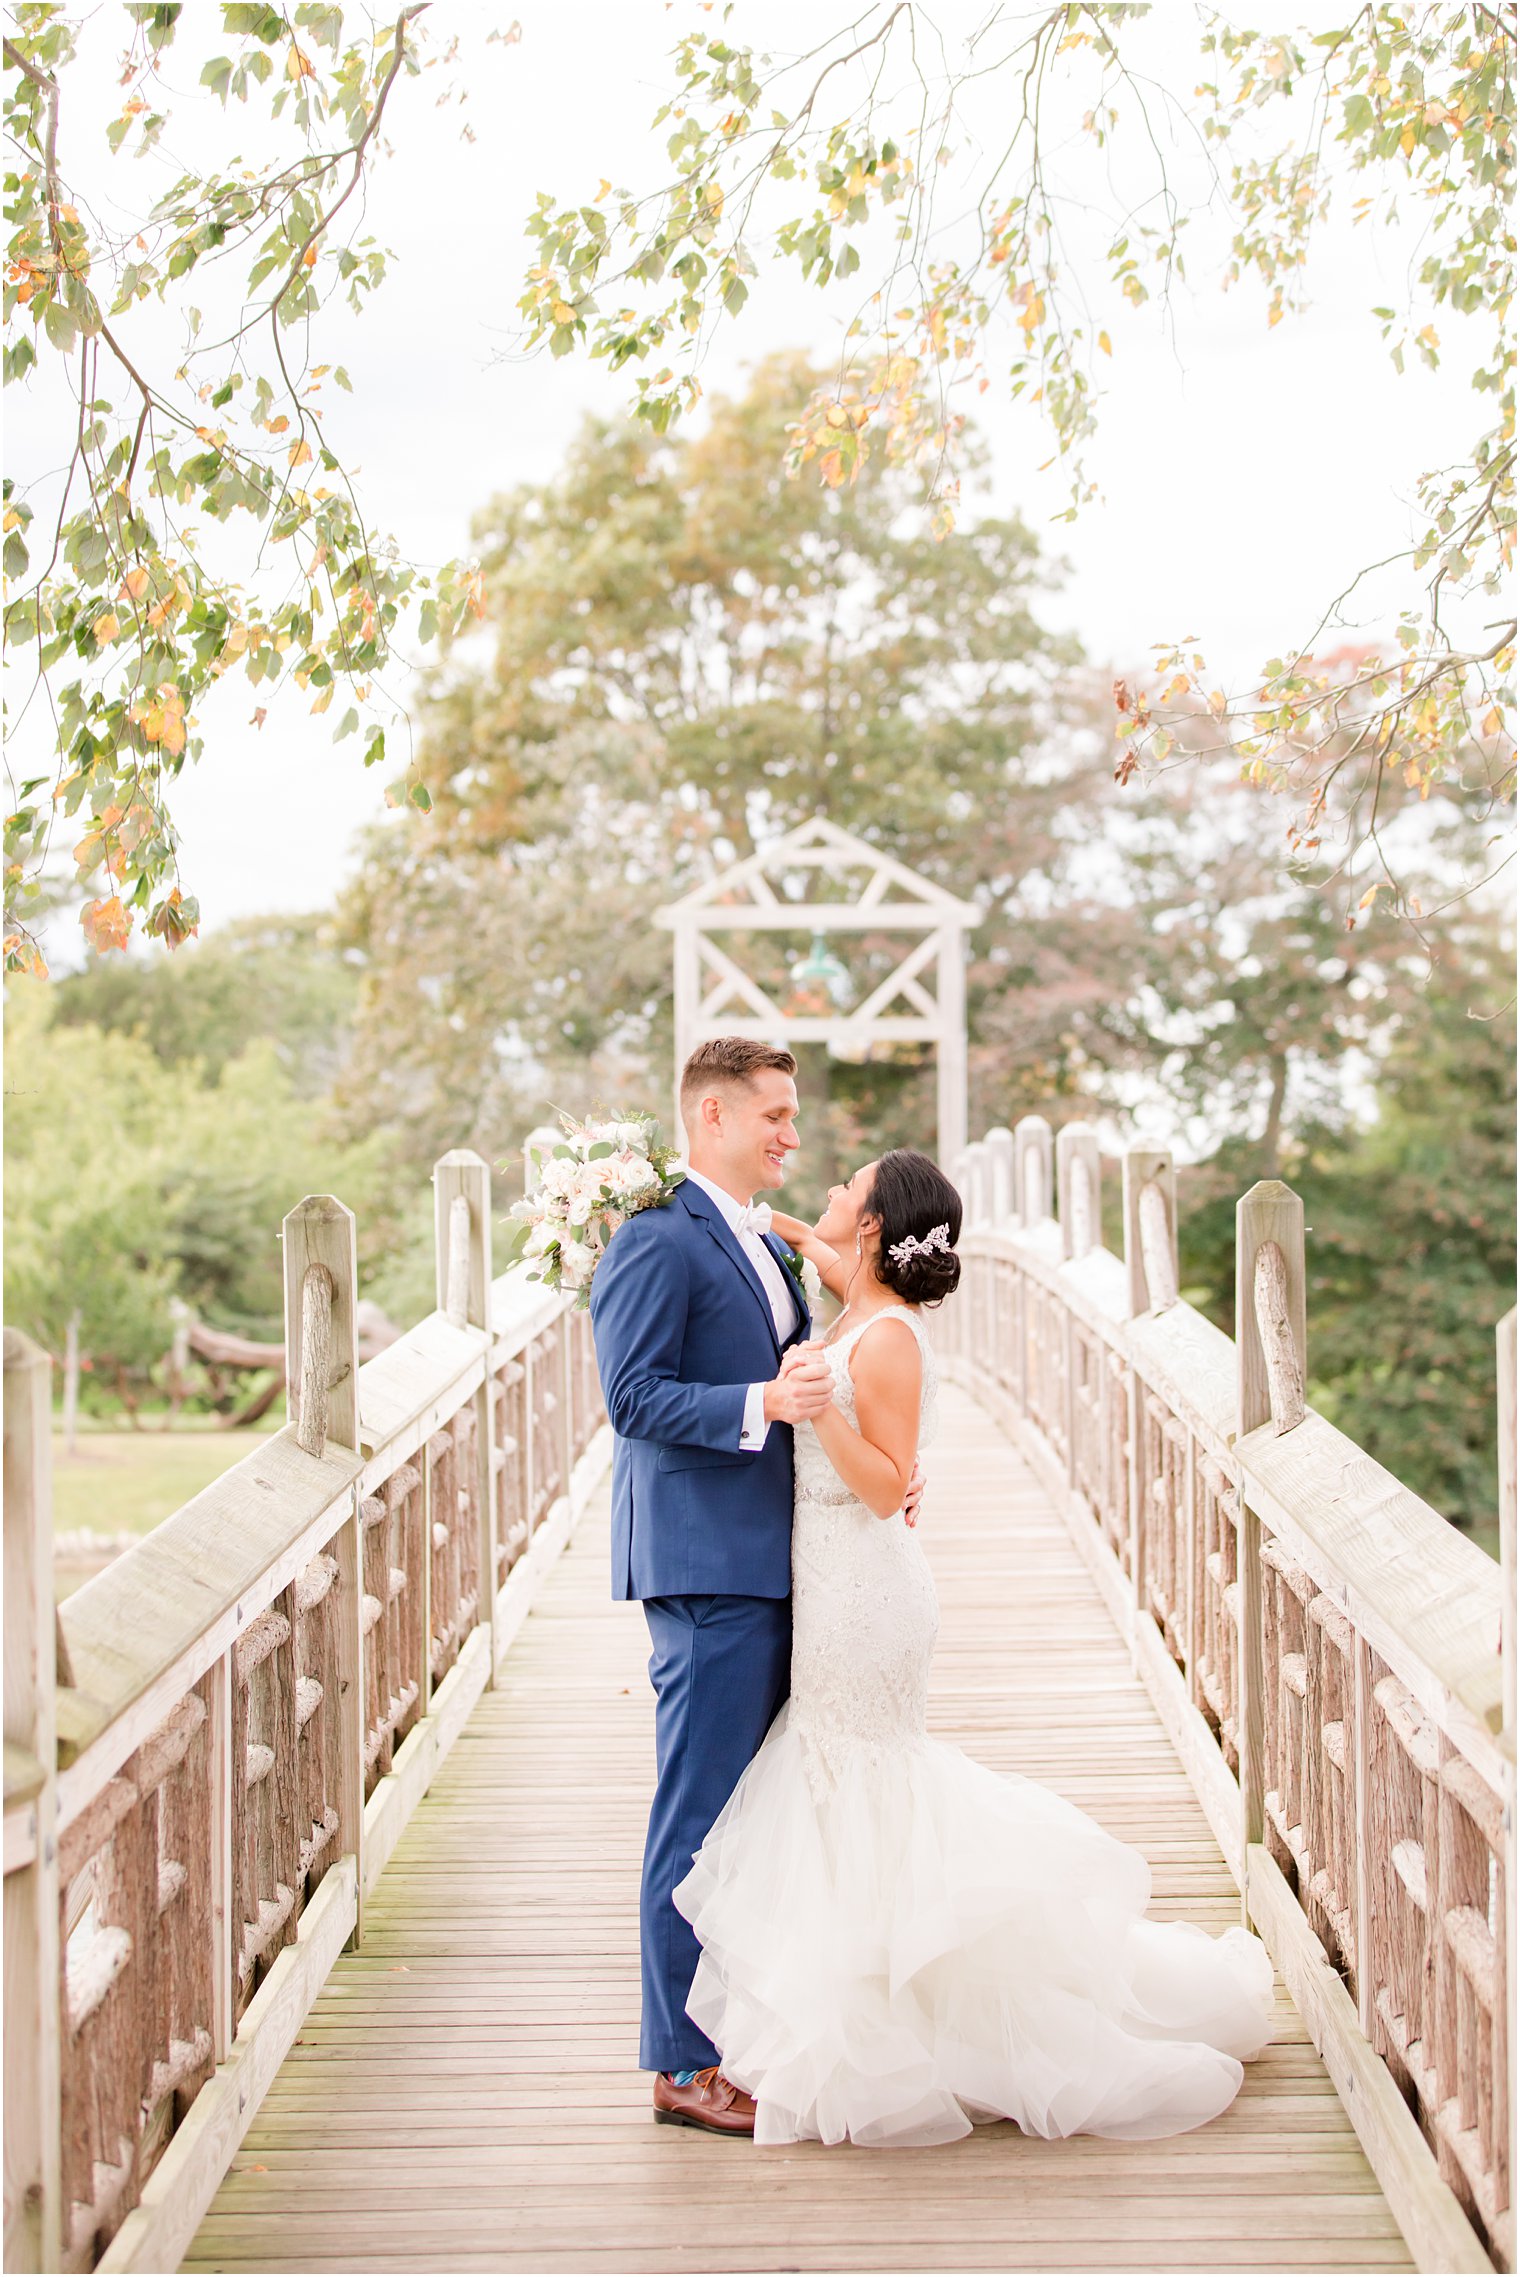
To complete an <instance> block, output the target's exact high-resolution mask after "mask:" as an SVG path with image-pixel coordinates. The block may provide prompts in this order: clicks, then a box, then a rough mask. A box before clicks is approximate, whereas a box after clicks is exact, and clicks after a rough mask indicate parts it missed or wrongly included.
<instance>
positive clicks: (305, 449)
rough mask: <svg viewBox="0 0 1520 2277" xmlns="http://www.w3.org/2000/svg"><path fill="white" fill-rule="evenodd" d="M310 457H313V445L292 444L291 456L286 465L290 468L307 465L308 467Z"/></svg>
mask: <svg viewBox="0 0 1520 2277" xmlns="http://www.w3.org/2000/svg"><path fill="white" fill-rule="evenodd" d="M310 457H311V445H310V443H305V442H296V443H292V444H291V446H290V455H289V457H288V459H287V460H286V464H287V465H288V466H305V465H306V463H307V461H308V460H309V459H310Z"/></svg>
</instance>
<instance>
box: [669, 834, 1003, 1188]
mask: <svg viewBox="0 0 1520 2277" xmlns="http://www.w3.org/2000/svg"><path fill="white" fill-rule="evenodd" d="M809 872H817V873H821V874H822V875H823V876H825V877H827V878H830V879H832V880H836V881H841V882H844V883H845V884H846V885H847V886H848V887H849V889H850V890H849V891H848V893H847V894H846V895H845V896H843V897H841V898H840V899H839V900H834V901H830V900H819V899H817V898H816V897H815V896H814V894H813V893H812V892H811V891H810V890H809V889H810V882H811V881H810V879H809V877H808V873H809ZM799 889H800V892H801V895H802V898H797V893H798V891H799ZM979 918H980V911H979V910H978V909H977V908H976V905H975V904H974V903H973V902H969V901H959V900H957V899H956V897H955V895H954V894H951V893H946V892H945V890H944V888H943V887H942V886H937V885H935V884H934V883H933V882H932V881H931V880H930V879H928V878H923V877H920V876H919V875H918V874H917V872H916V871H913V870H910V869H908V868H907V867H906V866H905V865H904V864H903V863H902V862H898V861H894V860H893V858H892V856H891V855H890V854H884V853H882V852H881V851H880V849H879V848H878V847H875V846H870V845H868V844H867V843H866V841H865V840H864V839H863V838H857V837H855V836H854V835H853V833H852V832H850V831H848V830H841V829H840V827H839V825H838V824H837V823H833V822H830V821H828V820H827V819H826V817H825V816H823V815H821V814H819V815H814V817H813V819H812V820H811V821H810V822H804V823H801V824H799V825H798V827H797V828H796V829H795V830H789V831H788V832H787V833H786V835H785V836H784V837H782V838H778V839H777V840H776V841H775V843H774V844H773V845H770V846H767V847H765V848H763V849H762V851H761V852H759V853H758V854H752V855H750V856H749V858H748V860H746V861H743V862H736V863H734V864H733V865H732V867H731V868H729V869H726V870H724V871H722V872H721V873H720V874H719V875H718V876H717V877H715V878H711V879H709V881H708V882H707V884H706V885H702V886H697V887H696V888H695V889H694V890H693V891H692V892H691V893H688V894H683V895H682V897H681V899H680V900H679V901H674V902H672V903H671V904H670V905H669V907H668V908H665V909H661V910H658V911H657V912H656V915H655V922H656V924H659V925H663V926H666V927H667V928H668V929H669V930H670V931H671V932H672V933H674V935H675V1014H676V1019H675V1027H676V1081H677V1084H678V1085H679V1082H680V1071H681V1068H682V1065H683V1064H684V1062H685V1060H686V1057H687V1054H688V1053H689V1052H691V1051H692V1050H693V1049H694V1047H695V1046H696V1045H697V1044H699V1043H702V1042H704V1041H705V1040H706V1039H707V1038H708V1037H710V1036H759V1037H762V1038H764V1039H765V1040H766V1041H767V1042H775V1043H825V1044H834V1045H837V1046H842V1047H844V1048H845V1049H859V1048H861V1047H868V1046H869V1045H871V1044H872V1043H910V1042H911V1043H932V1044H933V1045H934V1047H935V1052H936V1068H937V1076H938V1086H937V1091H938V1148H939V1159H940V1161H941V1162H943V1163H947V1164H948V1163H951V1162H953V1161H954V1160H955V1158H956V1156H957V1155H958V1154H959V1153H960V1151H961V1149H962V1147H963V1146H964V1145H965V1143H966V935H967V933H968V932H969V931H970V929H971V927H972V926H973V925H975V924H977V923H978V921H979ZM764 932H769V933H811V934H814V935H817V934H824V933H856V934H861V933H904V934H907V935H910V936H911V938H910V940H909V941H908V943H907V945H906V947H905V949H904V952H903V954H902V956H901V957H900V958H899V959H898V961H897V963H896V964H895V965H894V967H893V969H892V971H891V972H889V973H888V974H887V976H886V978H885V979H884V980H882V981H881V982H879V983H878V985H877V986H876V987H874V988H873V989H872V990H871V992H870V994H869V995H868V996H866V997H865V998H864V999H863V1001H862V1002H861V1003H859V1004H856V1005H852V1006H849V1007H847V1008H839V1009H835V1010H830V1011H825V1012H819V1011H813V1010H811V1009H810V1010H807V1011H796V1010H788V1009H787V1007H786V1006H785V1005H783V1004H780V1003H778V1002H777V1001H776V999H775V997H774V996H773V995H772V994H771V993H770V992H769V991H768V990H767V989H766V988H765V987H764V986H763V985H762V983H761V982H760V981H759V980H758V979H756V978H755V976H754V975H753V974H752V973H749V972H746V971H745V969H744V966H743V964H742V962H741V961H740V959H741V957H742V954H743V945H742V943H741V942H740V941H738V940H737V939H736V940H734V942H733V944H732V948H731V949H728V948H724V947H722V946H720V945H719V942H718V941H717V940H716V939H715V938H714V936H715V935H719V934H731V935H739V934H745V933H750V934H753V933H764Z"/></svg>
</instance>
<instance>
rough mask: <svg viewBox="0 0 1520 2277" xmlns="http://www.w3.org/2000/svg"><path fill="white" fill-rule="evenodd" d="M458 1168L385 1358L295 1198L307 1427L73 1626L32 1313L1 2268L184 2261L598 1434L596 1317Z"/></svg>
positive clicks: (11, 1374) (94, 1589) (17, 1417)
mask: <svg viewBox="0 0 1520 2277" xmlns="http://www.w3.org/2000/svg"><path fill="white" fill-rule="evenodd" d="M434 1191H435V1198H436V1213H437V1229H438V1242H437V1256H438V1305H437V1309H436V1310H435V1311H434V1312H432V1313H430V1314H429V1315H428V1316H427V1318H426V1319H424V1320H422V1321H420V1322H419V1323H418V1324H417V1325H416V1326H415V1327H414V1328H413V1329H411V1330H410V1331H409V1332H408V1333H407V1334H406V1335H404V1336H402V1337H400V1338H399V1339H398V1340H397V1341H396V1342H395V1343H393V1344H391V1345H389V1346H388V1347H387V1348H386V1349H385V1350H384V1351H382V1352H381V1353H379V1354H378V1355H377V1356H376V1357H375V1358H373V1359H371V1360H369V1361H367V1362H366V1363H365V1364H364V1365H363V1366H362V1367H361V1366H360V1365H359V1361H358V1349H357V1337H356V1331H355V1311H356V1298H357V1284H356V1268H355V1247H354V1230H355V1229H354V1220H353V1216H352V1213H351V1212H350V1211H348V1210H347V1209H345V1208H344V1207H343V1205H342V1204H341V1203H339V1202H337V1201H335V1200H334V1199H333V1198H332V1197H331V1196H315V1197H311V1198H308V1199H307V1200H306V1201H304V1202H302V1203H301V1204H300V1205H299V1207H298V1208H297V1209H295V1210H293V1211H292V1212H291V1214H290V1215H289V1217H287V1219H286V1220H285V1225H284V1264H285V1293H286V1307H285V1310H286V1359H287V1382H288V1385H289V1403H290V1420H289V1422H288V1423H287V1424H286V1425H285V1427H284V1428H283V1429H282V1430H279V1431H277V1432H273V1433H271V1434H270V1435H269V1437H268V1438H267V1439H266V1440H263V1441H261V1443H260V1444H259V1446H258V1447H257V1448H256V1449H255V1450H254V1452H253V1453H251V1454H250V1455H248V1456H246V1457H245V1458H244V1459H243V1460H242V1461H241V1462H239V1463H237V1464H235V1465H234V1466H233V1467H232V1468H231V1469H230V1470H228V1471H226V1472H225V1473H224V1474H223V1475H222V1477H220V1478H219V1479H218V1480H216V1481H215V1482H214V1484H212V1485H211V1486H209V1487H207V1488H206V1489H205V1490H204V1492H203V1493H201V1494H199V1495H197V1496H196V1497H195V1498H194V1499H193V1500H192V1501H191V1502H189V1503H187V1504H186V1505H185V1506H184V1508H183V1509H181V1510H179V1511H177V1512H176V1513H175V1514H174V1515H173V1516H172V1517H171V1518H169V1519H167V1520H166V1521H165V1522H164V1523H163V1524H162V1525H161V1526H159V1527H157V1528H155V1529H154V1531H153V1532H152V1533H151V1534H148V1535H147V1536H145V1537H144V1538H143V1539H142V1540H141V1541H140V1542H138V1543H136V1544H135V1545H134V1546H133V1547H132V1548H131V1549H129V1550H127V1551H125V1552H124V1553H123V1554H122V1556H120V1557H119V1558H118V1559H117V1560H116V1561H115V1562H114V1563H113V1564H112V1565H110V1566H108V1567H107V1568H106V1569H105V1571H104V1572H102V1573H100V1574H99V1575H97V1576H96V1577H95V1579H93V1580H92V1581H90V1582H87V1583H86V1584H85V1586H84V1587H83V1588H82V1589H80V1590H79V1591H78V1592H77V1593H76V1594H75V1595H74V1596H72V1597H71V1598H69V1599H68V1600H67V1601H66V1602H65V1603H64V1605H63V1606H62V1607H60V1608H59V1611H58V1614H57V1617H56V1625H55V1618H54V1614H53V1609H52V1544H51V1520H50V1509H49V1494H48V1430H49V1407H50V1400H49V1392H48V1377H49V1363H48V1361H47V1360H46V1358H45V1356H43V1355H41V1354H39V1353H37V1352H36V1351H35V1350H34V1349H33V1348H32V1347H30V1346H29V1345H28V1344H27V1343H26V1341H25V1339H24V1338H20V1337H17V1336H15V1335H14V1334H13V1333H12V1332H11V1331H7V1336H6V1512H5V1558H6V1583H7V1590H6V1616H5V1619H6V1635H5V1657H6V1696H5V1715H6V1722H5V1738H6V1751H5V1877H6V1878H5V1914H6V1938H7V1952H8V1953H10V1952H11V1951H12V1950H13V1948H12V1944H11V1939H12V1936H13V1934H14V1936H15V1938H16V1940H17V1942H16V1945H15V1947H14V1950H15V1951H16V1953H17V1954H18V1955H19V1956H21V1958H20V1959H19V1960H18V1963H17V1967H18V1970H22V1971H24V1972H25V1977H26V1981H27V1982H28V1984H35V1986H36V1987H37V1995H36V1999H35V2001H33V2000H32V1999H31V1997H30V1995H28V1999H27V2000H26V2001H24V2002H19V2003H13V2002H11V2001H10V2000H9V1999H8V2000H7V2004H6V2026H5V2075H6V2089H7V2098H6V2099H7V2113H8V2116H7V2141H6V2164H5V2241H6V2242H5V2259H6V2267H7V2268H8V2269H9V2268H12V2267H15V2268H41V2269H57V2268H63V2269H86V2268H91V2267H96V2266H99V2267H102V2268H110V2269H127V2268H139V2269H164V2268H172V2267H174V2266H176V2265H177V2263H178V2261H179V2259H180V2257H181V2255H182V2253H183V2251H184V2248H185V2247H186V2245H187V2244H188V2242H189V2240H190V2238H191V2236H192V2235H193V2234H194V2230H195V2227H196V2224H197V2223H198V2221H199V2219H200V2215H201V2213H202V2212H203V2211H204V2208H205V2206H206V2205H207V2204H208V2203H209V2201H210V2198H211V2195H212V2193H213V2191H214V2189H215V2187H216V2184H217V2182H218V2181H219V2180H220V2177H221V2175H222V2174H223V2172H224V2171H225V2170H226V2167H227V2165H228V2163H229V2161H230V2159H231V2157H232V2155H233V2153H234V2151H235V2150H236V2148H237V2145H238V2143H239V2141H240V2140H241V2139H242V2135H243V2133H244V2132H245V2131H246V2128H247V2126H248V2123H249V2121H250V2119H251V2118H252V2115H253V2112H254V2110H255V2109H256V2108H257V2105H258V2102H259V2100H260V2098H261V2096H262V2095H263V2093H264V2091H265V2089H266V2088H267V2086H268V2084H269V2081H270V2080H271V2079H272V2078H273V2076H274V2072H275V2070H276V2069H277V2068H278V2065H279V2063H280V2061H281V2059H282V2057H283V2055H284V2053H285V2051H286V2049H287V2048H288V2047H289V2045H290V2043H291V2041H292V2039H293V2038H294V2036H295V2033H296V2031H297V2030H298V2029H299V2026H300V2023H301V2021H302V2019H303V2017H304V2016H305V2014H306V2012H307V2010H308V2009H309V2007H310V2005H311V2002H312V2000H313V1999H314V1998H315V1996H316V1993H317V1991H318V1989H319V1988H320V1986H321V1984H322V1982H323V1980H324V1979H325V1977H326V1975H327V1973H328V1971H329V1970H330V1968H331V1966H332V1964H333V1962H334V1960H335V1959H336V1957H337V1955H338V1954H339V1953H340V1952H341V1951H342V1950H343V1948H344V1946H345V1945H346V1944H349V1943H352V1942H356V1941H358V1939H359V1938H360V1937H361V1936H362V1928H363V1911H364V1902H365V1898H366V1896H367V1895H368V1893H369V1892H370V1891H371V1890H372V1889H373V1887H374V1884H375V1882H376V1880H377V1878H378V1876H379V1874H380V1873H381V1871H382V1869H383V1868H384V1865H385V1863H386V1860H387V1859H388V1858H389V1856H390V1854H391V1852H392V1851H393V1849H394V1848H395V1845H396V1842H397V1840H398V1839H399V1837H400V1834H401V1832H402V1830H403V1828H404V1827H405V1825H406V1823H407V1821H408V1819H409V1818H410V1816H411V1814H412V1812H413V1810H414V1809H415V1808H416V1805H417V1803H418V1802H419V1801H420V1799H421V1797H422V1796H423V1795H424V1794H425V1793H426V1791H427V1788H428V1785H429V1783H430V1781H431V1779H432V1776H433V1773H434V1771H435V1770H436V1768H437V1766H438V1764H439V1762H440V1761H441V1760H442V1759H443V1757H444V1755H445V1754H446V1753H447V1752H448V1749H449V1747H450V1746H451V1745H452V1743H453V1740H454V1739H455V1737H456V1736H457V1735H458V1733H459V1731H460V1730H461V1729H462V1727H463V1725H464V1723H465V1721H466V1719H467V1717H468V1715H469V1713H470V1710H471V1709H472V1707H473V1706H474V1704H475V1702H476V1700H477V1699H478V1698H479V1696H480V1694H481V1692H482V1691H483V1690H484V1689H485V1687H486V1686H487V1685H488V1684H489V1683H490V1682H491V1681H492V1678H493V1675H494V1671H495V1669H496V1666H497V1664H498V1662H499V1661H500V1658H501V1656H502V1654H503V1653H504V1652H505V1651H506V1649H507V1647H508V1646H509V1645H510V1642H511V1639H512V1637H513V1635H514V1634H515V1633H516V1630H517V1627H518V1625H519V1624H520V1622H521V1621H522V1619H523V1617H524V1615H525V1613H526V1611H527V1610H528V1607H529V1604H530V1603H531V1599H532V1595H533V1591H534V1588H535V1587H536V1584H537V1581H538V1579H539V1578H540V1577H541V1575H542V1573H543V1572H544V1570H545V1568H546V1567H547V1566H548V1565H549V1564H550V1563H551V1562H552V1560H553V1558H554V1557H555V1556H556V1555H557V1554H558V1551H559V1549H560V1548H561V1547H562V1546H563V1544H564V1542H565V1541H566V1539H568V1536H569V1533H570V1530H571V1528H572V1526H573V1524H574V1521H575V1518H576V1517H577V1515H578V1514H579V1511H580V1509H581V1507H582V1506H583V1505H584V1502H585V1500H586V1498H587V1495H588V1493H589V1491H590V1489H591V1487H592V1486H593V1485H594V1483H595V1481H596V1478H597V1477H598V1475H599V1474H600V1471H601V1469H602V1468H603V1467H604V1465H605V1460H606V1456H607V1453H608V1449H609V1445H610V1441H609V1435H608V1434H607V1432H606V1429H605V1423H604V1418H603V1415H602V1411H601V1404H600V1397H599V1392H598V1388H597V1379H596V1373H595V1367H594V1362H593V1360H592V1358H591V1352H590V1339H589V1323H588V1322H587V1320H586V1318H585V1316H584V1315H583V1314H575V1313H573V1312H572V1311H571V1309H570V1305H569V1302H568V1300H566V1299H564V1298H562V1297H560V1296H558V1295H556V1294H554V1293H553V1292H550V1291H547V1290H545V1289H543V1288H542V1287H540V1286H539V1285H537V1284H536V1283H533V1282H531V1281H528V1280H527V1279H526V1277H525V1276H524V1274H523V1273H522V1272H521V1270H518V1271H514V1272H511V1273H508V1274H506V1275H504V1276H502V1277H501V1278H500V1279H497V1280H494V1281H493V1279H492V1275H491V1268H490V1249H491V1242H490V1177H489V1172H488V1170H487V1167H486V1165H485V1163H484V1162H482V1161H481V1160H480V1159H479V1157H478V1156H475V1155H472V1154H467V1153H455V1154H450V1155H446V1156H445V1157H444V1158H443V1160H442V1161H441V1162H440V1163H439V1164H438V1166H437V1169H436V1171H435V1173H434ZM13 1654H14V1660H13ZM23 2113H24V2115H23ZM13 2118H14V2119H16V2122H17V2124H16V2125H15V2126H13V2125H12V2119H13Z"/></svg>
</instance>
